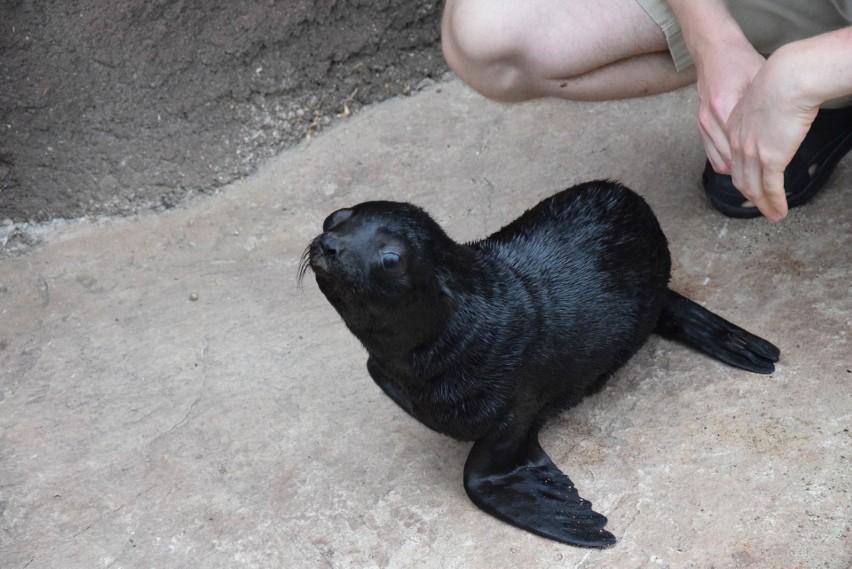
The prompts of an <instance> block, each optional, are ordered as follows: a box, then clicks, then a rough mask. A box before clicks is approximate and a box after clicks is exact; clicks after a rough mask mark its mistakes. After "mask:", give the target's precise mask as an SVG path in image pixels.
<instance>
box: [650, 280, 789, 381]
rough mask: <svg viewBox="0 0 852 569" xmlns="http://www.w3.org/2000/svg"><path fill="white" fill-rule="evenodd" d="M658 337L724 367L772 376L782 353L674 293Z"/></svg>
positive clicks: (669, 294)
mask: <svg viewBox="0 0 852 569" xmlns="http://www.w3.org/2000/svg"><path fill="white" fill-rule="evenodd" d="M655 331H656V332H657V333H658V334H659V335H661V336H663V337H666V338H671V339H672V340H678V341H680V342H683V343H685V344H689V345H690V346H692V347H693V348H696V349H698V350H701V351H702V352H704V353H706V354H709V355H711V356H713V357H714V358H716V359H717V360H721V361H723V362H725V363H726V364H730V365H732V366H735V367H738V368H742V369H744V370H748V371H753V372H756V373H772V372H773V371H775V366H774V365H773V364H774V363H775V362H777V361H778V358H779V357H780V355H781V351H780V350H779V349H778V348H777V347H775V345H773V344H772V343H770V342H768V341H766V340H764V339H763V338H759V337H758V336H755V335H754V334H752V333H750V332H747V331H746V330H743V329H742V328H740V327H739V326H737V325H735V324H731V323H730V322H728V321H727V320H725V319H724V318H722V317H721V316H718V315H716V314H713V313H712V312H710V311H709V310H707V309H706V308H704V307H703V306H701V305H699V304H696V303H695V302H693V301H691V300H689V299H688V298H686V297H685V296H681V295H679V294H678V293H676V292H674V291H673V290H668V291H667V292H666V302H665V304H664V305H663V310H662V312H661V313H660V319H659V321H658V322H657V328H656V330H655Z"/></svg>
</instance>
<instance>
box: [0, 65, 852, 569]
mask: <svg viewBox="0 0 852 569" xmlns="http://www.w3.org/2000/svg"><path fill="white" fill-rule="evenodd" d="M694 105H695V100H694V93H693V92H692V91H690V90H685V91H681V92H678V93H674V94H671V95H667V96H662V97H656V98H652V99H647V100H639V101H629V102H613V103H606V104H568V103H563V102H552V101H549V102H536V103H530V104H524V105H519V106H503V105H499V104H496V103H493V102H489V101H486V100H484V99H482V98H481V97H479V96H477V95H476V94H474V93H472V92H470V91H469V90H467V88H465V87H464V86H463V85H462V84H461V83H459V82H458V81H450V82H448V83H442V84H439V85H436V86H435V87H433V88H430V89H427V90H426V91H424V92H421V93H419V94H417V95H415V96H412V97H410V98H403V99H397V100H394V101H391V102H388V103H385V104H381V105H378V106H375V107H372V108H369V109H367V110H365V111H364V112H362V113H359V114H358V115H356V116H354V117H351V118H350V119H347V120H346V121H345V122H343V123H341V124H340V125H339V126H338V127H336V128H334V129H332V130H330V131H328V132H326V133H324V134H322V135H320V136H318V137H317V138H315V139H314V140H313V141H312V142H311V143H310V144H308V145H303V146H302V147H300V148H296V149H293V150H290V151H288V152H285V153H283V154H281V155H280V156H278V157H276V158H275V159H273V160H271V161H269V163H268V164H267V165H266V166H265V167H264V168H263V169H262V170H261V171H260V172H258V173H257V174H256V175H254V176H252V177H251V178H249V179H246V180H245V181H243V182H242V183H237V184H234V185H233V186H232V187H229V188H227V190H226V191H224V192H222V193H221V194H220V195H217V196H214V197H212V198H208V199H204V200H199V201H195V202H193V203H191V204H189V205H188V206H187V207H185V208H181V209H178V210H173V211H170V212H167V213H164V214H161V215H156V216H148V217H144V218H140V219H134V220H127V219H107V220H100V221H92V220H88V221H79V222H70V223H66V224H61V225H60V226H58V227H53V228H50V229H46V230H44V231H43V232H42V234H41V235H40V238H41V239H42V245H41V246H39V247H37V248H36V249H34V250H32V251H30V252H29V253H27V254H24V255H22V256H17V257H7V258H5V259H3V260H2V261H0V566H2V567H3V568H4V569H5V568H9V569H23V568H25V567H28V568H62V569H73V568H96V567H116V568H117V567H139V568H143V567H144V568H149V567H150V568H153V567H156V568H171V567H175V568H183V567H199V568H205V569H207V568H209V569H215V568H240V567H251V568H254V567H258V568H260V567H269V568H277V567H288V568H290V567H292V568H311V567H339V568H343V567H357V568H367V567H418V568H427V569H428V568H456V567H458V568H489V569H490V568H495V567H530V568H532V567H572V568H616V569H618V568H638V567H649V568H651V567H653V568H665V567H671V568H689V567H695V568H702V569H704V568H717V569H722V568H741V567H749V568H781V567H783V568H808V569H813V568H832V569H845V568H848V567H849V566H850V564H851V563H852V534H851V533H850V519H852V497H851V496H850V489H851V488H852V483H851V482H852V466H850V458H852V444H850V443H852V436H850V433H849V429H850V427H852V389H850V387H849V386H850V382H851V381H852V371H850V370H852V343H850V340H852V338H850V335H851V334H850V330H852V326H851V325H850V324H852V295H850V270H852V253H850V252H851V251H852V219H850V215H849V211H850V210H852V191H849V188H850V186H852V161H850V160H846V161H845V162H844V163H843V164H841V166H840V168H839V169H838V171H837V173H836V175H835V177H834V178H833V180H832V183H831V184H830V187H829V188H828V189H827V190H826V191H825V192H824V193H823V194H822V195H820V196H819V197H818V198H817V199H816V201H815V202H814V203H812V204H811V205H808V206H806V207H804V208H801V209H798V210H794V211H793V212H792V213H791V215H790V217H789V219H788V220H786V221H785V222H783V223H781V224H779V225H770V224H768V223H766V222H765V221H763V220H751V221H741V220H730V219H726V218H724V217H722V216H720V215H718V214H716V213H715V212H714V211H712V210H711V209H710V208H709V207H708V206H707V205H706V204H705V201H704V199H703V196H702V194H701V192H700V188H699V182H698V178H699V173H700V171H701V168H702V167H703V155H702V149H701V147H700V144H699V142H698V138H697V135H696V133H695V130H694V128H693V122H694V118H693V107H694ZM600 177H609V178H617V179H620V180H622V181H623V182H624V183H626V184H627V185H629V186H631V187H633V188H634V189H636V190H637V191H639V192H640V193H642V194H643V195H645V196H646V198H647V199H648V200H649V202H650V203H651V205H652V206H653V207H654V208H655V210H656V212H657V214H658V216H659V218H660V220H661V223H662V225H663V227H664V229H665V230H666V232H667V234H668V237H669V241H670V244H671V250H672V257H673V259H674V263H675V266H676V268H675V270H674V279H673V282H674V287H675V288H676V289H678V290H680V291H682V292H684V293H686V294H688V295H689V296H691V297H692V298H694V299H695V300H698V301H700V302H702V303H703V304H704V305H706V306H708V307H710V308H711V309H713V310H715V311H717V312H719V313H721V314H722V315H724V316H726V317H728V318H730V319H731V320H733V321H735V322H737V323H739V324H742V325H744V326H745V327H747V328H749V329H750V330H751V331H753V332H756V333H758V334H761V335H764V336H766V337H767V338H769V339H771V340H772V341H774V342H775V343H777V344H778V345H779V346H780V347H781V349H782V361H781V364H780V365H779V366H778V370H777V372H776V373H775V374H773V375H771V376H760V375H753V374H749V373H746V372H742V371H738V370H735V369H731V368H729V367H725V366H724V365H722V364H719V363H716V362H715V361H712V360H710V359H708V358H707V357H705V356H702V355H700V354H697V353H695V352H692V351H690V350H688V349H687V348H684V347H681V346H678V345H674V344H672V343H669V342H667V341H664V340H661V339H659V338H656V337H654V338H652V339H651V340H650V341H649V342H648V344H647V345H646V346H645V347H644V348H643V349H642V350H641V351H640V352H639V354H637V355H636V357H634V358H633V360H631V362H630V363H629V364H628V365H627V366H626V367H624V368H623V369H622V370H621V371H620V372H619V373H618V374H617V375H616V377H615V378H614V379H613V381H611V382H610V384H609V386H608V387H607V388H606V389H605V390H604V391H603V392H601V393H600V394H598V395H596V396H594V397H592V398H589V399H588V400H586V401H585V402H584V403H583V404H582V405H581V406H579V407H578V408H576V409H573V410H571V411H569V412H566V413H564V414H563V415H562V416H561V417H559V418H558V419H557V420H555V421H554V422H553V423H552V424H551V425H550V426H549V427H548V428H547V429H546V430H545V432H544V434H543V437H542V443H543V445H544V447H545V448H546V449H547V450H548V451H549V453H550V455H551V456H552V457H553V459H554V461H555V462H556V463H557V464H558V465H560V466H561V467H562V468H563V469H564V470H565V471H566V472H567V473H568V474H569V475H570V476H571V477H572V478H573V480H574V481H575V482H576V484H577V486H578V487H579V488H580V491H581V493H582V495H583V496H585V497H587V498H589V499H590V500H592V501H593V502H594V504H595V506H596V509H597V510H599V511H601V512H603V513H605V514H606V515H607V516H608V517H609V520H610V522H609V525H608V529H610V530H611V531H612V532H613V533H614V534H615V535H616V536H617V538H618V540H619V542H618V544H617V545H616V546H615V547H613V548H611V549H608V550H605V551H589V550H583V549H577V548H572V547H569V546H565V545H560V544H557V543H554V542H550V541H547V540H544V539H541V538H538V537H535V536H533V535H530V534H527V533H524V532H521V531H519V530H516V529H514V528H512V527H510V526H508V525H506V524H503V523H501V522H499V521H497V520H495V519H493V518H491V517H489V516H487V515H485V514H483V513H482V512H480V511H479V510H477V509H476V507H474V506H473V505H472V504H471V503H470V502H469V501H468V499H467V497H466V496H465V494H464V491H463V489H462V485H461V474H462V465H463V462H464V458H465V456H466V453H467V449H468V446H469V445H468V444H462V443H458V442H455V441H452V440H450V439H447V438H445V437H442V436H440V435H438V434H436V433H433V432H431V431H429V430H427V429H426V428H425V427H422V426H421V425H419V424H418V423H416V422H415V421H414V420H412V419H409V418H408V417H407V416H405V415H404V414H403V413H402V412H401V411H400V410H399V409H397V408H396V407H395V405H394V404H393V403H392V402H391V401H390V400H389V399H387V398H386V397H385V396H384V395H383V394H382V393H380V391H379V389H378V388H377V387H376V386H375V385H374V384H373V383H372V381H371V380H370V379H369V377H368V375H367V373H366V370H365V368H364V361H365V356H364V353H363V351H362V349H361V347H360V346H359V344H358V343H357V342H356V340H355V339H354V338H353V337H351V336H350V335H349V333H348V332H347V331H346V330H345V328H344V326H343V325H342V323H341V322H340V321H339V319H338V317H337V315H336V314H335V313H334V312H333V310H332V309H331V307H330V306H329V305H328V304H327V303H326V301H325V299H324V298H323V297H322V295H321V294H320V292H319V290H318V289H317V287H316V285H315V284H314V282H313V280H312V279H310V278H309V279H307V280H306V282H305V284H304V287H303V290H299V289H298V288H297V286H296V274H297V266H298V259H299V255H300V254H301V252H302V251H303V249H304V247H305V246H306V244H307V243H308V241H309V240H310V239H311V238H312V237H313V236H314V235H315V234H317V233H318V232H319V231H320V224H321V223H322V220H323V219H324V217H325V216H326V215H327V214H328V213H329V212H331V211H332V210H334V209H337V208H339V207H343V206H347V205H352V204H354V203H357V202H359V201H363V200H366V199H374V198H392V199H398V200H409V201H414V202H416V203H419V204H421V205H423V206H425V207H426V208H427V209H428V210H430V211H431V212H432V213H433V214H434V215H435V217H436V218H437V219H438V220H439V221H440V222H441V223H443V224H444V225H445V227H446V228H447V230H448V232H449V233H450V234H451V235H453V236H454V237H456V238H458V239H460V240H469V239H475V238H479V237H482V236H484V235H486V234H487V233H489V232H491V231H494V230H496V229H498V228H499V227H500V226H501V225H503V224H504V223H506V222H507V221H509V220H510V219H512V218H514V217H515V216H517V215H518V214H519V213H520V212H522V211H523V210H524V209H526V208H527V207H529V206H532V205H533V204H535V203H536V202H537V201H538V200H539V199H541V198H543V197H545V196H547V195H549V194H550V193H552V192H555V191H557V190H559V189H562V188H564V187H566V186H569V185H571V184H573V183H576V182H579V181H584V180H588V179H593V178H600ZM192 293H196V294H197V300H191V299H190V295H191V294H192Z"/></svg>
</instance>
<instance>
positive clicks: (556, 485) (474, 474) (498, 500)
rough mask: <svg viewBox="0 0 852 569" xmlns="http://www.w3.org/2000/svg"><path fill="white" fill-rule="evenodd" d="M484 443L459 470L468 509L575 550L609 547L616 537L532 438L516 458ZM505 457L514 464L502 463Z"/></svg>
mask: <svg viewBox="0 0 852 569" xmlns="http://www.w3.org/2000/svg"><path fill="white" fill-rule="evenodd" d="M507 450H509V449H507V448H505V446H504V445H501V444H498V443H495V442H493V441H489V440H488V439H483V440H480V441H477V442H476V443H474V445H473V448H472V449H471V451H470V455H469V456H468V458H467V462H466V463H465V465H464V487H465V490H466V491H467V495H468V496H469V497H470V499H471V500H473V503H474V504H476V505H477V506H479V507H480V508H482V509H483V510H485V511H486V512H488V513H489V514H491V515H492V516H494V517H496V518H499V519H501V520H503V521H505V522H508V523H510V524H512V525H514V526H517V527H519V528H521V529H524V530H527V531H530V532H532V533H535V534H538V535H540V536H543V537H547V538H550V539H555V540H556V541H561V542H562V543H567V544H569V545H577V546H580V547H598V548H603V547H609V546H611V545H613V544H614V543H615V537H614V536H613V535H612V534H611V533H609V532H608V531H606V530H605V529H603V527H604V526H605V525H606V518H605V517H604V516H602V515H601V514H599V513H597V512H595V511H593V510H592V504H591V502H589V501H587V500H584V499H582V498H581V497H580V495H579V494H578V493H577V489H576V488H575V487H574V484H573V483H572V482H571V480H570V479H569V478H568V477H567V476H565V474H563V473H562V472H561V471H560V470H559V468H557V467H556V465H555V464H553V462H552V461H551V460H550V457H549V456H547V454H546V453H545V452H544V451H543V450H542V448H541V446H539V444H538V441H537V440H536V438H535V437H534V436H533V437H532V440H531V441H530V442H528V443H527V444H526V445H525V446H523V447H522V448H521V449H520V451H519V452H513V451H509V452H508V453H507V452H506V451H507ZM507 455H510V456H513V457H514V458H513V459H508V460H507Z"/></svg>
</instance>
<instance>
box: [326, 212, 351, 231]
mask: <svg viewBox="0 0 852 569" xmlns="http://www.w3.org/2000/svg"><path fill="white" fill-rule="evenodd" d="M350 217H352V210H351V209H350V208H343V209H339V210H337V211H335V212H333V213H332V214H331V215H329V216H328V217H326V218H325V221H323V222H322V230H323V231H331V230H332V229H334V228H335V227H336V226H338V225H340V224H341V223H343V222H344V221H346V220H347V219H349V218H350Z"/></svg>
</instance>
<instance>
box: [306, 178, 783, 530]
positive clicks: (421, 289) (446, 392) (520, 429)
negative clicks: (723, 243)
mask: <svg viewBox="0 0 852 569" xmlns="http://www.w3.org/2000/svg"><path fill="white" fill-rule="evenodd" d="M308 266H310V267H311V268H312V269H313V271H314V273H315V275H316V280H317V283H318V284H319V287H320V290H321V291H322V292H323V294H325V296H326V298H327V299H328V301H329V302H331V304H332V305H333V306H334V308H335V309H337V311H338V312H339V313H340V316H341V317H342V318H343V321H344V322H345V323H346V326H347V327H348V328H349V330H351V331H352V333H353V334H355V336H357V337H358V339H359V340H360V341H361V343H362V344H363V345H364V347H365V348H366V349H367V352H368V353H369V358H368V360H367V369H368V370H369V373H370V375H371V376H372V378H373V379H374V380H375V382H376V383H377V384H378V385H379V387H381V388H382V390H384V392H385V393H386V394H387V395H388V396H390V398H391V399H393V400H394V401H395V402H396V403H397V404H398V405H399V406H400V407H402V408H403V409H404V410H405V411H406V412H408V413H409V414H410V415H412V416H413V417H415V418H416V419H418V420H419V421H420V422H422V423H423V424H424V425H426V426H427V427H430V428H432V429H434V430H436V431H438V432H440V433H444V434H446V435H449V436H451V437H454V438H456V439H460V440H466V441H475V442H474V444H473V448H472V449H471V451H470V455H469V456H468V458H467V462H466V463H465V467H464V487H465V490H466V491H467V494H468V496H470V498H471V500H473V502H474V503H475V504H476V505H477V506H479V507H480V508H482V509H483V510H485V511H486V512H488V513H489V514H491V515H493V516H496V517H497V518H500V519H502V520H504V521H506V522H508V523H510V524H513V525H515V526H517V527H520V528H523V529H525V530H528V531H531V532H533V533H536V534H538V535H541V536H544V537H548V538H551V539H554V540H557V541H561V542H564V543H568V544H571V545H578V546H585V547H607V546H610V545H612V544H614V543H615V537H613V535H612V534H611V533H609V532H608V531H606V530H604V529H603V527H604V525H605V524H606V521H607V520H606V518H605V517H604V516H602V515H601V514H599V513H597V512H595V511H593V510H592V505H591V503H590V502H588V501H586V500H584V499H582V498H581V497H580V496H579V494H578V492H577V490H576V488H575V487H574V484H573V483H572V482H571V480H570V479H569V478H568V477H567V476H566V475H565V474H563V473H562V472H561V471H560V470H559V468H558V467H557V466H556V465H554V464H553V462H552V461H551V460H550V457H548V456H547V454H545V452H544V451H543V450H542V448H541V446H539V443H538V432H539V430H540V429H541V427H542V425H544V423H545V421H546V420H547V419H548V418H549V417H551V416H552V415H554V414H555V413H558V412H559V411H561V410H563V409H566V408H568V407H571V406H573V405H576V404H577V403H578V402H579V401H580V400H581V399H582V398H583V396H585V395H587V394H589V393H592V392H594V391H596V390H597V389H598V388H600V387H601V386H602V385H603V383H604V382H605V381H606V380H607V378H608V377H609V376H610V375H611V374H612V373H613V372H614V371H615V370H616V369H617V368H618V367H619V366H621V365H622V364H623V363H624V362H626V361H627V359H628V358H629V357H630V356H631V355H633V353H634V352H636V350H637V349H638V348H639V347H640V346H641V345H642V344H643V342H645V340H646V338H647V337H648V336H649V335H650V334H651V333H652V332H657V333H659V334H661V335H663V336H666V337H669V338H673V339H675V340H679V341H682V342H684V343H686V344H689V345H691V346H693V347H694V348H697V349H698V350H701V351H703V352H705V353H707V354H709V355H711V356H713V357H714V358H717V359H719V360H722V361H723V362H726V363H728V364H731V365H733V366H736V367H739V368H743V369H746V370H749V371H753V372H757V373H771V372H772V371H774V366H773V363H774V362H777V361H778V357H779V350H778V348H776V347H775V346H774V345H772V344H771V343H769V342H767V341H766V340H763V339H761V338H758V337H757V336H754V335H752V334H750V333H749V332H746V331H745V330H743V329H742V328H739V327H738V326H735V325H734V324H731V323H730V322H727V321H726V320H724V319H722V318H721V317H719V316H717V315H715V314H713V313H712V312H710V311H708V310H706V309H704V308H702V307H701V306H699V305H698V304H696V303H694V302H692V301H691V300H689V299H687V298H685V297H683V296H681V295H679V294H678V293H676V292H674V291H672V290H671V289H669V288H668V281H669V275H670V268H671V259H670V257H669V251H668V246H667V243H666V238H665V236H664V235H663V232H662V230H661V229H660V226H659V224H658V223H657V219H656V218H655V217H654V214H653V212H652V211H651V208H650V207H649V206H648V204H647V203H645V201H644V200H643V199H642V198H641V197H640V196H639V195H637V194H636V193H634V192H632V191H631V190H628V189H627V188H625V187H624V186H622V185H620V184H617V183H614V182H608V181H597V182H589V183H586V184H580V185H578V186H575V187H573V188H570V189H567V190H565V191H563V192H560V193H558V194H556V195H554V196H552V197H550V198H548V199H546V200H544V201H543V202H541V203H539V204H538V205H537V206H535V207H534V208H532V209H531V210H529V211H527V212H526V213H524V214H523V215H522V216H521V217H519V218H518V219H516V220H515V221H513V222H512V223H510V224H509V225H507V226H506V227H504V228H503V229H501V230H500V231H498V232H496V233H495V234H493V235H491V236H490V237H488V238H486V239H483V240H482V241H477V242H474V243H469V244H466V245H463V244H459V243H456V242H454V241H453V240H452V239H450V238H449V237H448V236H447V235H446V233H444V231H443V230H442V229H441V227H440V226H439V225H438V224H437V223H436V222H435V221H434V220H432V218H431V217H429V215H428V214H426V213H425V212H424V211H423V210H422V209H420V208H418V207H416V206H414V205H411V204H406V203H396V202H387V201H374V202H366V203H362V204H359V205H356V206H354V207H352V208H346V209H340V210H338V211H335V212H334V213H332V214H331V215H329V216H328V218H327V219H326V220H325V222H324V223H323V233H322V234H321V235H319V236H318V237H316V238H315V239H314V240H313V242H312V243H311V244H310V245H309V247H308V249H307V250H306V251H305V255H304V257H303V262H302V265H301V267H300V279H301V278H302V277H303V276H304V274H305V271H306V270H307V268H308Z"/></svg>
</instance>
